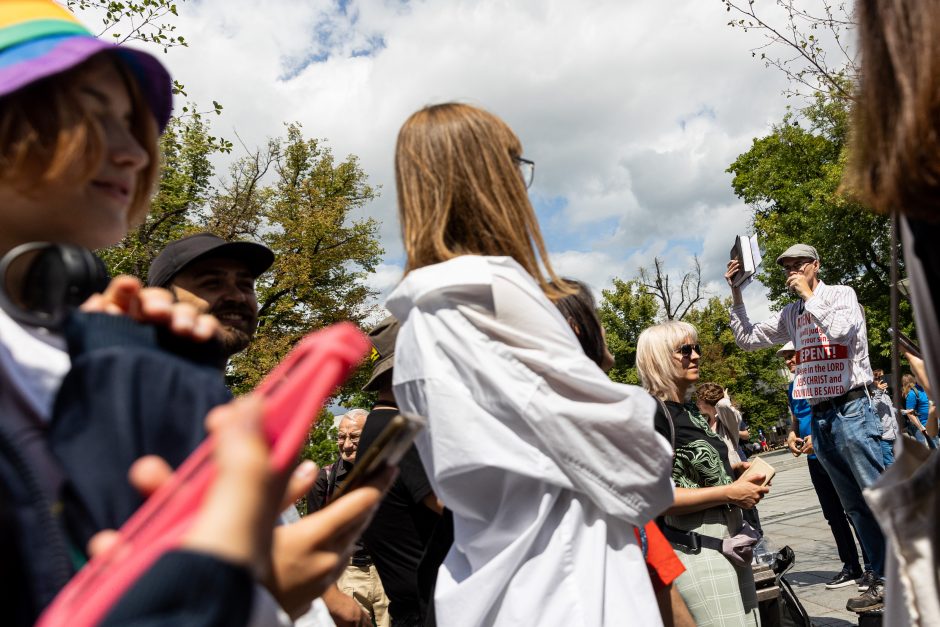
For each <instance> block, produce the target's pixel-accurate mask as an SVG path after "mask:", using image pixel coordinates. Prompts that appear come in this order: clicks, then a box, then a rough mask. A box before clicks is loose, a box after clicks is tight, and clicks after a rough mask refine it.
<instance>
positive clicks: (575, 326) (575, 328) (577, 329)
mask: <svg viewBox="0 0 940 627" xmlns="http://www.w3.org/2000/svg"><path fill="white" fill-rule="evenodd" d="M567 322H568V326H569V327H571V330H572V331H574V334H575V335H577V336H578V337H581V327H579V326H578V323H577V322H575V321H574V318H572V317H571V316H568V318H567Z"/></svg>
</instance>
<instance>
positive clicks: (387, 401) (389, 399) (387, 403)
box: [372, 390, 398, 409]
mask: <svg viewBox="0 0 940 627" xmlns="http://www.w3.org/2000/svg"><path fill="white" fill-rule="evenodd" d="M372 409H398V403H397V402H396V401H395V394H393V393H392V391H391V390H382V391H380V392H379V397H378V398H377V399H375V404H374V405H372Z"/></svg>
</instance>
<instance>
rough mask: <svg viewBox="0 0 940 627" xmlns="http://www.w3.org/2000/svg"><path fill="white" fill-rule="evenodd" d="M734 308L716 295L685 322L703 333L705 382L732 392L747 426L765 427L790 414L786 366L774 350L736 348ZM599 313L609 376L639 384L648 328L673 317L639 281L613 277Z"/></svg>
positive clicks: (684, 318) (615, 379) (690, 314)
mask: <svg viewBox="0 0 940 627" xmlns="http://www.w3.org/2000/svg"><path fill="white" fill-rule="evenodd" d="M729 308H730V299H729V300H726V301H722V300H721V299H719V298H717V297H713V298H711V299H709V300H708V301H706V302H704V303H703V304H701V305H700V306H698V307H691V308H689V309H688V311H686V312H685V315H684V316H683V318H682V319H683V320H684V321H685V322H688V323H690V324H692V325H693V326H694V327H695V328H696V329H698V336H699V343H700V344H701V345H702V359H701V361H700V364H699V367H700V369H701V381H703V382H704V381H713V382H715V383H718V384H719V385H721V386H723V387H725V388H727V389H728V391H729V393H730V395H731V398H732V400H733V402H734V403H735V404H736V405H737V406H738V407H739V408H740V409H741V411H742V413H743V414H744V416H745V418H746V419H747V420H748V422H749V423H750V424H751V425H752V426H755V427H763V428H765V429H766V428H768V427H770V426H771V425H773V424H775V423H776V422H777V421H778V420H779V419H780V418H781V417H785V416H786V411H787V399H786V392H785V385H786V381H785V379H784V378H783V376H782V374H781V372H780V371H781V369H782V368H783V367H784V364H783V362H782V361H780V360H779V359H778V358H777V357H776V355H775V351H774V350H773V349H765V350H760V351H754V352H745V351H742V350H741V349H740V348H738V347H737V345H736V344H735V341H734V335H733V334H732V333H731V327H730V323H731V321H730V316H729V314H728V309H729ZM598 314H599V316H600V319H601V324H602V325H603V326H604V330H605V332H606V334H607V346H608V347H609V348H610V351H611V353H613V355H614V359H615V362H616V363H615V365H614V367H613V368H612V369H611V370H610V372H609V373H608V375H609V376H610V378H611V379H612V380H614V381H617V382H620V383H632V384H634V385H638V384H639V382H640V380H639V376H638V375H637V370H636V344H637V339H638V338H639V336H640V333H641V332H642V331H643V330H644V329H646V328H647V327H649V326H652V325H654V324H656V323H657V322H661V321H663V320H666V319H668V318H667V316H666V312H665V309H664V308H663V306H662V304H661V299H659V298H658V297H657V296H655V295H654V294H653V293H652V292H651V291H650V290H649V289H648V288H647V287H646V286H644V285H643V284H642V283H641V282H640V281H639V280H636V279H634V280H630V281H623V280H621V279H614V285H613V289H610V290H604V291H603V292H602V300H601V305H600V308H599V309H598Z"/></svg>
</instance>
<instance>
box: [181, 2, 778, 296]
mask: <svg viewBox="0 0 940 627" xmlns="http://www.w3.org/2000/svg"><path fill="white" fill-rule="evenodd" d="M180 13H181V17H180V19H179V20H178V22H177V24H178V27H179V32H180V33H182V34H183V35H184V36H186V38H187V40H189V41H190V42H191V45H190V47H189V48H184V49H179V48H177V49H173V50H171V51H170V53H169V54H168V55H166V57H164V58H165V59H166V61H167V63H168V65H169V66H170V68H171V70H172V72H173V73H174V75H175V76H176V78H177V79H179V80H180V81H181V82H183V83H185V84H186V86H187V91H188V93H189V95H190V97H191V98H192V99H194V100H195V101H197V102H202V103H207V102H209V101H210V100H213V99H214V100H218V101H220V102H222V103H223V105H224V106H225V113H224V115H223V116H222V118H220V119H219V120H218V121H217V123H216V128H215V130H216V131H217V132H219V133H221V134H223V135H226V136H229V137H231V136H233V133H234V131H236V130H237V132H238V134H239V136H240V137H242V138H243V139H244V140H245V141H246V143H248V145H255V144H260V143H261V142H263V141H264V140H265V138H266V137H269V136H273V135H277V134H279V133H280V132H281V131H282V129H283V126H282V123H283V122H285V121H293V120H297V121H300V122H301V123H302V124H303V127H304V130H305V132H306V133H307V134H308V135H309V136H313V137H321V138H326V139H327V140H328V141H329V144H330V145H331V147H332V148H333V151H334V154H336V155H337V156H343V155H345V154H348V153H353V154H356V155H359V157H360V160H361V164H362V166H363V167H364V169H365V170H366V172H368V174H369V176H370V179H371V181H372V182H373V183H376V184H379V185H381V186H382V195H381V197H380V198H379V199H377V200H376V201H374V202H373V203H371V204H370V205H369V206H368V207H366V208H365V209H364V213H366V214H368V215H371V216H374V217H376V218H378V219H379V220H380V221H381V222H382V227H381V237H382V244H383V246H384V247H385V249H386V251H387V252H388V257H387V259H391V260H397V259H400V258H401V257H402V251H401V243H400V236H399V229H398V225H397V219H396V215H395V193H394V179H393V172H392V165H393V153H394V144H395V137H396V135H397V132H398V128H399V127H400V125H401V124H402V122H403V121H404V120H405V118H406V117H407V116H408V115H409V114H411V113H412V112H413V111H415V110H416V109H418V108H419V107H421V106H423V105H425V104H428V103H433V102H440V101H445V100H463V101H468V102H471V103H476V104H480V105H482V106H484V107H486V108H488V109H490V110H491V111H493V112H494V113H496V114H498V115H500V116H501V117H503V118H504V119H505V120H506V121H507V122H508V123H509V124H510V125H511V126H512V127H513V128H514V130H515V131H516V132H517V134H518V135H519V136H520V138H521V140H522V142H523V144H524V146H525V152H526V154H527V156H529V157H530V158H532V159H534V160H535V161H536V163H537V168H536V183H535V188H534V189H533V193H534V194H537V195H539V196H541V197H544V198H564V199H565V200H566V201H567V202H566V204H565V206H564V207H563V208H562V209H560V210H559V213H558V215H557V216H553V220H557V221H558V223H557V224H555V225H554V227H553V228H554V230H555V231H556V232H560V233H562V234H564V233H565V232H566V231H570V232H574V231H579V232H584V231H585V230H586V231H587V232H588V234H589V236H588V237H587V240H586V241H584V238H581V241H579V242H578V243H577V244H573V243H572V242H566V241H565V238H564V236H562V237H555V238H553V239H552V242H551V245H552V250H553V259H554V262H555V264H556V265H557V266H558V268H559V270H560V271H561V272H563V273H566V274H571V275H574V276H578V277H580V278H583V279H585V280H586V281H587V282H588V283H590V284H591V285H592V286H593V287H595V289H599V288H602V287H605V286H606V285H607V284H608V283H609V280H610V278H611V277H612V276H622V277H630V276H632V275H633V274H634V272H635V270H636V267H637V266H638V265H641V264H645V265H649V264H650V263H651V261H652V257H653V256H655V255H665V256H667V258H668V263H669V265H670V267H672V268H675V269H677V270H681V269H682V268H687V267H688V265H689V257H690V256H691V253H692V252H700V253H701V255H700V256H701V259H702V262H703V268H704V271H705V278H706V280H707V281H708V282H709V284H713V283H714V284H716V285H718V286H719V287H720V285H721V284H720V283H719V282H720V281H721V274H722V272H723V266H724V263H725V260H726V259H727V249H728V248H730V242H731V239H732V237H733V235H735V234H737V233H743V232H746V231H747V230H748V228H749V226H750V224H749V211H748V210H747V208H746V207H744V206H743V205H741V204H740V203H739V202H737V201H736V199H735V198H734V196H733V194H732V192H731V188H730V180H731V176H730V175H729V174H727V173H725V171H724V170H725V168H726V167H727V166H728V164H729V163H730V162H731V161H732V160H733V159H734V158H735V157H736V156H737V155H738V154H739V153H741V152H743V151H745V150H747V149H748V147H749V146H750V142H751V138H752V137H754V136H758V135H762V134H764V133H766V132H767V130H768V129H769V127H770V125H771V124H772V123H774V122H775V121H778V120H779V119H780V118H781V117H782V113H783V110H784V106H785V104H786V101H785V99H784V98H783V97H782V96H781V95H780V92H781V90H782V89H783V87H784V82H783V79H782V77H781V75H780V74H779V73H777V72H775V71H773V70H768V69H766V68H764V67H763V65H762V64H761V63H760V62H759V61H756V60H755V59H752V58H751V55H750V48H751V47H753V46H755V45H757V44H758V43H760V39H759V37H757V36H755V35H753V34H745V33H743V32H741V31H740V30H733V29H730V28H728V26H727V20H728V17H727V13H726V12H725V11H724V8H723V6H722V5H721V3H718V2H702V1H701V0H675V1H674V2H671V3H662V2H659V1H657V0H634V1H632V2H624V1H623V0H583V1H580V2H572V1H570V0H567V1H566V0H517V1H513V2H509V1H507V0H434V1H433V2H432V1H430V0H426V1H412V2H407V1H396V0H362V1H355V0H351V1H349V2H335V1H327V0H306V1H305V2H296V0H267V1H266V2H257V0H201V1H199V2H189V3H186V4H181V5H180ZM370 48H371V49H372V51H373V52H372V54H370V55H366V56H353V54H354V52H356V51H360V52H361V51H363V50H366V49H370ZM314 59H326V60H325V61H322V62H314V61H313V60H314ZM602 226H603V230H602V228H601V227H602ZM572 237H573V236H572ZM387 264H388V265H384V266H380V268H379V271H378V272H377V274H376V275H375V276H374V277H372V278H371V279H370V284H371V285H373V286H374V287H375V288H376V289H377V290H379V291H380V292H382V293H383V294H384V293H387V291H388V289H389V288H390V287H391V286H392V285H393V283H394V280H395V277H397V274H396V272H400V269H399V268H398V267H397V266H395V265H393V264H392V263H391V262H388V261H387ZM755 290H757V291H759V292H761V293H763V291H762V290H758V288H757V287H756V286H755V287H752V288H751V291H752V293H756V292H754V291H755ZM722 293H723V292H722Z"/></svg>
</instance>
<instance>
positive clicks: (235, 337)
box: [217, 324, 254, 358]
mask: <svg viewBox="0 0 940 627" xmlns="http://www.w3.org/2000/svg"><path fill="white" fill-rule="evenodd" d="M253 335H254V334H251V333H245V332H244V331H242V330H241V329H236V328H235V327H229V326H225V325H224V324H223V325H221V326H220V327H219V334H218V336H217V337H218V339H219V341H220V342H221V343H222V349H223V350H224V351H225V356H226V358H228V357H231V356H232V355H234V354H235V353H240V352H241V351H243V350H245V349H246V348H248V345H249V344H251V338H252V337H253Z"/></svg>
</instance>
